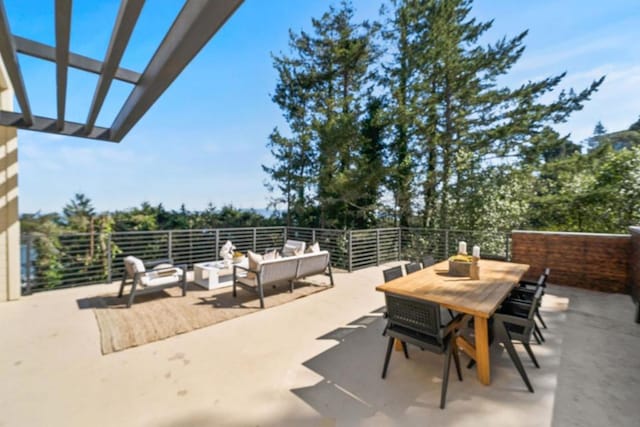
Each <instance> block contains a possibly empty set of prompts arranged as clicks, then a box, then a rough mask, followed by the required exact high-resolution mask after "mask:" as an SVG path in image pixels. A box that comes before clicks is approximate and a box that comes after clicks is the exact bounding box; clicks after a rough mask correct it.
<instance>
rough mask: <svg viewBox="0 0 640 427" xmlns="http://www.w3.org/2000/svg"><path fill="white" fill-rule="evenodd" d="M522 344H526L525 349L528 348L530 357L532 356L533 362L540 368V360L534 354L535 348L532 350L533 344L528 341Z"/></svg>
mask: <svg viewBox="0 0 640 427" xmlns="http://www.w3.org/2000/svg"><path fill="white" fill-rule="evenodd" d="M522 345H523V346H524V348H525V350H527V353H529V357H530V358H531V361H532V362H533V364H534V365H535V367H536V368H538V369H540V365H538V360H537V359H536V356H535V355H534V354H533V350H531V345H530V344H529V343H528V342H523V343H522Z"/></svg>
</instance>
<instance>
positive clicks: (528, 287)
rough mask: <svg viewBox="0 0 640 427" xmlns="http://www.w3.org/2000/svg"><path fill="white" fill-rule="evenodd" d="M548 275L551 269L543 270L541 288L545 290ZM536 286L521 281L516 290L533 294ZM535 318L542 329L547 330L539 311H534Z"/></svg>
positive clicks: (528, 281) (530, 282)
mask: <svg viewBox="0 0 640 427" xmlns="http://www.w3.org/2000/svg"><path fill="white" fill-rule="evenodd" d="M549 274H551V269H550V268H549V267H547V268H545V269H544V272H543V273H542V275H543V276H544V281H543V282H542V287H543V288H546V287H547V279H548V278H549ZM537 286H538V283H537V282H533V281H530V280H521V281H520V283H519V288H518V289H526V290H529V291H531V292H530V293H534V292H535V290H536V288H537ZM542 296H544V290H543V291H542ZM536 317H537V318H538V320H539V321H540V324H542V327H543V328H544V329H547V324H546V323H545V322H544V319H543V318H542V316H541V315H540V311H539V310H536Z"/></svg>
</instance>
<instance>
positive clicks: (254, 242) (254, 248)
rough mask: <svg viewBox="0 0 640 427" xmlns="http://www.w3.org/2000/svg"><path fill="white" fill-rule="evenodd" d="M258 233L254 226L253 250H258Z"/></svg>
mask: <svg viewBox="0 0 640 427" xmlns="http://www.w3.org/2000/svg"><path fill="white" fill-rule="evenodd" d="M256 234H257V230H256V228H255V227H254V228H253V252H258V251H257V250H256Z"/></svg>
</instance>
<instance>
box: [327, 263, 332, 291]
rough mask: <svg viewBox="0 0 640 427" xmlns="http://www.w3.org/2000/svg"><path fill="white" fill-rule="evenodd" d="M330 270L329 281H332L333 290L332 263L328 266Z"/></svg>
mask: <svg viewBox="0 0 640 427" xmlns="http://www.w3.org/2000/svg"><path fill="white" fill-rule="evenodd" d="M327 267H328V268H329V280H330V281H331V287H332V288H333V272H332V271H331V263H329V264H327Z"/></svg>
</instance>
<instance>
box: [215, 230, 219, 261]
mask: <svg viewBox="0 0 640 427" xmlns="http://www.w3.org/2000/svg"><path fill="white" fill-rule="evenodd" d="M219 247H220V230H219V229H217V228H216V247H215V248H214V249H213V251H214V252H215V253H214V254H213V259H215V260H216V261H217V260H218V255H219V253H218V252H219V250H218V248H219Z"/></svg>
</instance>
